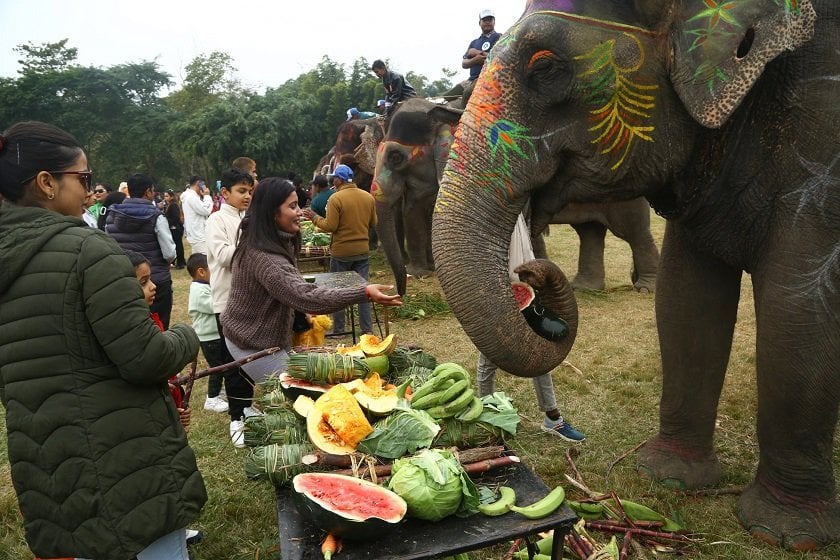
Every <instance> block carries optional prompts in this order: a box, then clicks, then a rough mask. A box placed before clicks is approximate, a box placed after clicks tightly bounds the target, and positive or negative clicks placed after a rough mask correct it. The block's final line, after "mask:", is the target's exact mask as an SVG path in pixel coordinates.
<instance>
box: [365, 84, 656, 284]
mask: <svg viewBox="0 0 840 560" xmlns="http://www.w3.org/2000/svg"><path fill="white" fill-rule="evenodd" d="M461 114H462V111H461V110H459V109H456V108H453V107H452V106H451V105H449V106H447V105H440V104H436V103H433V102H430V101H427V100H425V99H420V98H413V99H410V100H408V101H405V102H403V103H401V104H400V107H399V108H398V109H397V111H396V112H395V113H394V114H393V116H392V117H391V119H390V123H389V125H388V127H387V132H385V133H384V138H383V139H382V140H381V141H379V142H377V140H378V138H379V137H380V136H378V135H380V134H382V132H379V131H378V129H377V128H375V127H374V128H370V129H369V130H367V131H365V132H364V133H363V134H362V135H361V137H362V141H361V144H362V146H368V148H367V149H366V150H357V152H356V154H357V159H358V160H359V161H363V160H366V159H369V157H368V158H365V157H364V156H363V155H361V153H360V151H365V152H370V151H371V146H376V147H377V155H376V166H375V170H374V178H373V183H372V186H371V193H372V194H373V195H374V197H375V198H376V201H377V213H378V216H379V225H378V227H377V230H378V233H379V239H380V241H381V243H382V248H383V249H384V251H385V254H386V256H387V258H388V262H389V264H390V266H391V269H392V270H393V272H394V277H395V279H396V283H397V289H398V290H399V292H400V293H402V294H404V293H405V274H406V272H408V273H409V274H412V275H414V276H426V275H430V274H432V273H433V272H434V270H435V265H434V258H433V255H432V243H431V221H432V212H433V209H434V203H435V200H436V198H437V193H438V189H439V180H440V177H441V175H442V173H443V168H444V165H445V163H446V159H447V157H448V155H449V149H450V147H451V143H452V137H453V132H454V130H455V128H456V126H457V125H458V123H459V120H460V118H461ZM396 209H398V210H399V211H395V210H396ZM401 216H402V218H403V223H404V224H405V232H406V235H405V241H406V249H407V253H408V258H409V263H408V265H406V264H405V259H404V254H403V251H402V245H401V243H400V242H399V239H398V238H395V237H394V236H393V233H392V231H393V229H394V224H395V223H399V222H398V221H397V220H396V219H395V218H399V217H401ZM530 221H531V229H532V244H533V245H534V252H535V254H536V255H537V256H538V257H545V256H546V255H545V242H544V240H543V238H542V235H541V234H542V232H544V231H545V230H546V228H547V227H548V225H549V224H552V223H553V224H571V225H572V227H573V228H574V229H575V230H576V232H577V233H578V235H579V237H580V251H579V256H578V273H577V275H576V276H575V278H574V280H573V281H572V285H573V287H574V288H576V289H590V290H603V289H604V287H605V274H604V238H605V235H606V232H607V230H608V229H609V230H610V231H611V232H612V233H613V234H615V235H616V236H617V237H619V238H621V239H623V240H625V241H626V242H627V243H628V244H629V245H630V247H631V249H632V251H633V264H634V266H633V271H631V279H632V281H633V284H634V286H635V288H636V289H637V290H639V291H646V292H653V291H654V289H655V286H656V271H657V266H658V261H659V251H658V249H657V248H656V244H655V243H654V241H653V236H652V235H651V233H650V206H649V205H648V203H647V201H646V200H645V199H644V198H638V199H636V200H629V201H624V200H622V201H616V202H606V203H571V204H568V205H566V206H564V207H558V206H556V205H555V204H554V201H553V200H551V201H546V203H545V204H539V205H534V207H533V210H532V212H531V216H530Z"/></svg>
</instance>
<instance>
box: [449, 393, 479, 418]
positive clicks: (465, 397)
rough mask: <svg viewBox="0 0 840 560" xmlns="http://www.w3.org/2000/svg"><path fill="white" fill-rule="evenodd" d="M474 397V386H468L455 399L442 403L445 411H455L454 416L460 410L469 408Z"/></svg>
mask: <svg viewBox="0 0 840 560" xmlns="http://www.w3.org/2000/svg"><path fill="white" fill-rule="evenodd" d="M474 397H475V391H474V390H473V388H472V387H467V388H466V389H464V390H463V391H462V392H461V394H459V395H458V396H457V397H456V398H455V399H452V400H451V401H449V402H445V403H441V406H443V410H444V411H445V412H453V413H454V414H453V416H454V415H455V414H458V413H459V412H461V411H462V410H464V409H465V408H467V407H468V406H469V405H470V403H472V400H473V398H474Z"/></svg>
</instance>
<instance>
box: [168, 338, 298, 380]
mask: <svg viewBox="0 0 840 560" xmlns="http://www.w3.org/2000/svg"><path fill="white" fill-rule="evenodd" d="M281 350H282V348H280V347H276V346H275V347H274V348H266V349H265V350H260V351H259V352H255V353H254V354H250V355H248V356H245V357H244V358H242V359H241V360H236V361H234V362H229V363H227V364H222V365H220V366H216V367H211V368H207V369H203V370H201V371H199V372H198V373H196V374H194V375H193V374H187V375H179V376H178V377H177V378H176V379H175V383H177V384H179V385H184V384H185V383H188V382H189V381H190V378H192V380H193V381H195V380H196V379H201V378H202V377H207V376H208V375H213V374H214V373H224V372H226V371H228V370H231V369H234V368H237V367H240V366H244V365H245V364H248V363H251V362H253V361H254V360H259V359H260V358H265V357H266V356H270V355H272V354H276V353H277V352H279V351H281Z"/></svg>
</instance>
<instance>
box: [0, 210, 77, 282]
mask: <svg viewBox="0 0 840 560" xmlns="http://www.w3.org/2000/svg"><path fill="white" fill-rule="evenodd" d="M80 226H81V227H88V226H87V225H86V224H85V222H84V221H83V220H82V219H81V218H74V217H72V216H63V215H61V214H59V213H57V212H53V211H51V210H45V209H44V208H33V207H22V206H14V205H7V206H3V207H2V208H0V263H2V264H0V293H3V292H5V291H6V290H8V289H9V287H10V286H11V285H12V282H14V281H15V280H16V279H17V278H18V277H19V276H20V274H21V272H22V271H23V268H24V267H25V266H26V265H27V264H28V263H29V261H30V260H32V257H33V256H34V255H35V254H36V253H37V252H38V251H40V250H41V248H42V247H43V246H44V244H46V243H47V242H48V241H49V240H50V239H52V238H53V237H54V236H55V235H57V234H58V233H60V232H62V231H64V230H65V229H68V228H71V227H80Z"/></svg>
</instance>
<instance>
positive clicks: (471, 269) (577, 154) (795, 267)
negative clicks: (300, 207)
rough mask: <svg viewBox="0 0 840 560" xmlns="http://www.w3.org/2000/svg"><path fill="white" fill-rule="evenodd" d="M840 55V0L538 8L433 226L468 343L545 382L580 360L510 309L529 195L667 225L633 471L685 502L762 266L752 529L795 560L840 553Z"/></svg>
mask: <svg viewBox="0 0 840 560" xmlns="http://www.w3.org/2000/svg"><path fill="white" fill-rule="evenodd" d="M838 43H840V5H839V4H838V3H837V2H836V1H834V0H810V1H809V0H799V1H792V0H764V1H758V0H742V1H740V2H729V3H716V2H699V1H688V0H650V1H643V0H638V1H636V2H629V1H628V2H621V3H619V2H612V1H607V0H603V1H599V0H531V1H529V2H528V4H527V7H526V10H525V12H524V14H523V15H522V17H521V18H520V20H519V21H518V22H517V23H516V24H515V25H514V26H513V27H511V29H510V30H509V31H508V32H507V33H506V34H505V35H504V36H503V37H502V38H501V39H500V40H499V42H498V44H497V45H496V46H495V47H494V49H493V51H492V52H491V54H490V58H489V59H488V61H487V63H486V66H485V69H484V71H483V72H482V75H481V77H480V78H479V80H478V83H477V84H476V88H475V91H474V92H473V94H472V97H471V98H470V101H469V103H468V105H467V107H466V109H465V112H464V115H463V116H462V118H461V123H462V125H461V127H460V129H459V132H458V134H457V135H456V137H455V141H454V143H453V150H452V157H450V159H449V163H448V165H447V167H446V169H445V171H444V176H443V180H442V183H441V190H440V193H439V195H438V200H437V205H436V210H435V216H434V227H433V249H434V257H435V264H436V268H437V274H438V277H439V279H440V283H441V286H442V287H443V290H444V292H445V294H446V298H447V301H448V303H449V305H450V306H451V308H452V309H453V311H454V312H455V314H456V316H457V317H458V319H459V321H460V322H461V325H462V326H463V328H464V330H465V331H466V333H467V334H468V335H469V336H470V338H471V339H472V340H473V342H474V343H475V344H476V346H477V347H478V348H479V349H480V350H481V351H482V352H483V353H485V354H486V355H487V356H488V357H489V358H490V359H491V360H492V361H493V362H494V363H497V364H498V365H499V366H500V367H501V368H503V369H505V370H506V371H509V372H511V373H514V374H516V375H522V376H535V375H539V374H541V373H544V372H546V371H549V370H551V369H552V368H553V367H555V366H556V365H557V364H559V363H560V362H561V361H562V359H563V357H564V356H565V352H567V349H566V348H565V347H561V346H562V345H560V344H558V343H553V342H549V341H547V340H545V339H543V338H541V337H539V336H537V335H536V334H535V333H534V332H533V331H531V329H529V327H528V325H527V323H526V322H525V320H524V319H523V318H522V317H521V314H520V313H519V312H518V310H517V308H516V306H515V304H514V299H513V297H512V295H511V291H510V289H509V287H508V286H509V281H508V279H507V263H506V259H507V255H506V251H507V243H508V240H509V239H510V234H511V231H512V230H513V226H514V223H515V220H516V216H517V214H518V213H519V212H520V210H521V209H522V208H523V207H524V206H525V204H526V202H527V201H528V200H530V199H532V198H534V197H539V198H540V199H542V200H547V199H552V198H553V199H554V200H556V203H557V205H558V206H562V205H565V204H568V203H578V202H601V201H605V200H616V199H631V198H635V197H638V196H640V195H644V196H646V197H648V199H649V200H650V201H651V203H652V205H653V206H654V208H656V209H657V210H658V212H659V213H661V214H662V215H663V216H665V217H666V218H667V220H668V221H667V225H666V231H665V238H664V242H663V247H662V257H661V260H660V266H659V276H658V279H657V290H656V291H657V295H656V304H655V305H656V318H657V327H658V332H659V343H660V351H661V359H662V374H663V387H662V395H661V400H660V408H659V420H660V421H659V432H658V434H657V435H656V436H655V437H653V438H652V439H651V440H649V441H648V442H647V443H646V445H645V446H644V448H643V449H642V450H641V452H640V455H639V465H640V470H641V471H642V472H644V473H646V474H648V475H650V476H652V477H653V478H655V479H657V480H659V481H661V482H663V483H665V484H666V485H674V486H680V487H685V488H697V487H702V486H709V485H714V484H716V483H718V482H719V481H720V478H721V471H722V469H721V465H720V462H719V460H718V457H717V454H716V452H715V449H714V432H715V420H716V415H717V406H718V401H719V399H720V395H721V390H722V386H723V383H724V378H725V374H726V369H727V363H728V359H729V354H730V349H731V344H732V338H733V332H734V328H735V322H736V317H737V312H738V303H739V297H740V291H741V281H742V277H743V275H744V273H747V274H749V275H750V276H751V280H752V286H753V294H754V301H755V309H756V357H755V364H756V370H757V387H758V405H757V406H758V412H757V434H758V444H759V462H758V467H757V471H756V473H755V478H754V480H753V482H752V483H751V484H750V485H749V486H748V487H747V489H746V490H745V491H744V492H743V493H742V494H741V496H740V498H739V502H738V518H739V521H740V523H741V524H742V525H743V526H744V527H745V528H747V529H748V530H749V531H750V532H751V533H752V534H753V535H754V536H756V537H758V538H761V539H764V540H766V541H768V542H770V543H773V544H775V545H778V546H782V547H785V548H788V549H793V550H808V549H814V548H817V547H820V546H824V545H827V544H830V543H836V542H838V541H840V505H839V504H838V501H837V496H836V482H835V478H834V473H833V466H832V463H833V460H832V453H833V445H834V434H835V430H836V425H837V417H838V404H839V403H840V367H838V364H840V243H839V242H838V239H840V104H838V102H837V100H838V99H840V81H839V80H838V78H837V77H838V76H840V50H838V48H837V45H838ZM476 240H480V242H476ZM465 255H468V258H467V259H465V258H464V257H465ZM580 328H585V325H581V327H580Z"/></svg>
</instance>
